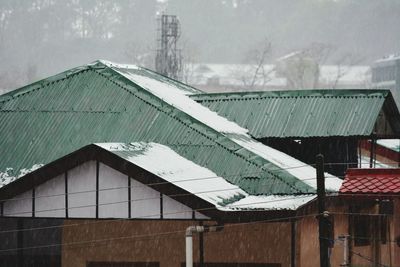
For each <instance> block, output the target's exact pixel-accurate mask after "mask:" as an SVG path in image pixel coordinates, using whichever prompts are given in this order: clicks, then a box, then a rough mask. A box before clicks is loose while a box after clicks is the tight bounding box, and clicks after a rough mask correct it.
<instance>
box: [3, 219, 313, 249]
mask: <svg viewBox="0 0 400 267" xmlns="http://www.w3.org/2000/svg"><path fill="white" fill-rule="evenodd" d="M316 215H317V214H308V215H301V216H287V217H281V218H274V219H266V220H261V221H254V222H244V223H235V224H229V225H224V228H228V227H237V226H243V225H251V224H260V223H266V222H277V221H282V220H290V219H299V218H305V217H310V216H316ZM101 222H103V223H104V221H101ZM106 222H115V221H106ZM65 226H67V225H64V227H65ZM183 233H185V230H180V231H170V232H159V233H155V234H143V235H131V236H122V237H115V238H103V239H94V240H86V241H77V242H69V243H57V244H50V245H42V246H32V247H23V248H12V249H3V250H0V253H1V252H11V251H18V250H28V249H39V248H49V247H57V246H74V245H85V244H90V243H98V242H109V241H120V240H126V239H136V238H145V237H150V238H158V237H160V236H165V235H170V234H183Z"/></svg>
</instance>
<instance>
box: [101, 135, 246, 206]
mask: <svg viewBox="0 0 400 267" xmlns="http://www.w3.org/2000/svg"><path fill="white" fill-rule="evenodd" d="M96 145H97V146H99V147H101V148H103V149H106V150H108V151H110V152H111V153H113V154H115V155H117V156H118V157H120V158H122V159H124V160H127V161H129V162H131V163H133V164H135V165H137V166H139V167H141V168H143V169H145V170H147V171H149V172H151V173H153V174H155V175H157V176H158V177H161V178H162V179H164V180H166V181H168V182H170V183H172V184H174V185H175V186H177V187H180V188H182V189H184V190H186V191H187V192H190V193H192V194H193V195H196V196H198V197H200V198H202V199H204V200H205V201H207V202H209V203H211V204H212V205H214V206H216V207H222V206H226V204H227V203H226V201H229V200H232V199H241V198H244V197H246V196H247V195H248V194H247V193H246V192H245V191H243V190H242V189H240V188H239V187H238V186H237V185H233V184H231V183H229V182H227V181H226V180H225V179H224V178H222V177H219V176H218V175H217V174H215V173H214V172H212V171H211V170H209V169H207V168H204V167H202V166H199V165H197V164H195V163H194V162H192V161H190V160H188V159H186V158H184V157H182V156H180V155H179V154H177V153H176V152H175V151H173V150H172V149H171V148H169V147H167V146H164V145H161V144H158V143H144V142H136V143H129V144H125V143H100V144H96Z"/></svg>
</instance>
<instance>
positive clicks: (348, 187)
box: [339, 168, 400, 194]
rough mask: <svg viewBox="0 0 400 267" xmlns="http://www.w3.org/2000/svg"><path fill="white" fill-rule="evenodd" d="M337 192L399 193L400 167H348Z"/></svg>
mask: <svg viewBox="0 0 400 267" xmlns="http://www.w3.org/2000/svg"><path fill="white" fill-rule="evenodd" d="M339 192H340V193H343V194H349V193H351V194H396V193H400V168H399V169H348V170H347V172H346V177H345V179H344V182H343V184H342V187H341V188H340V191H339Z"/></svg>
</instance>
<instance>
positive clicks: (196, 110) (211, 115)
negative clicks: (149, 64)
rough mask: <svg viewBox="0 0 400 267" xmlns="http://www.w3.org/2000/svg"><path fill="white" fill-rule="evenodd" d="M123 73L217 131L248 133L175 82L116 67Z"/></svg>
mask: <svg viewBox="0 0 400 267" xmlns="http://www.w3.org/2000/svg"><path fill="white" fill-rule="evenodd" d="M114 70H115V71H117V72H119V73H120V74H121V75H123V76H125V77H127V78H128V79H130V80H131V81H132V82H134V83H136V84H137V85H139V86H140V87H142V88H144V89H145V90H147V91H149V92H151V93H152V94H154V95H155V96H157V97H159V98H160V99H162V100H164V101H165V102H166V103H168V104H170V105H171V106H174V107H175V108H177V109H179V110H181V111H183V112H185V113H187V114H188V115H190V116H192V117H193V118H194V119H196V120H198V121H200V122H202V123H204V124H206V125H208V126H209V127H211V128H213V129H214V130H216V131H219V132H222V133H236V134H244V135H247V132H248V130H247V129H245V128H242V127H240V126H239V125H237V124H236V123H234V122H231V121H229V120H228V119H226V118H224V117H222V116H219V115H218V114H217V113H216V112H213V111H211V110H209V109H208V108H206V107H204V106H203V105H201V104H199V103H197V102H196V101H194V100H192V99H191V98H190V97H189V96H188V95H187V94H188V92H186V91H183V90H180V89H179V88H177V87H176V86H174V85H173V84H169V83H167V82H161V81H158V80H156V79H152V78H149V77H146V76H142V75H139V74H134V73H130V72H126V71H123V70H118V69H114Z"/></svg>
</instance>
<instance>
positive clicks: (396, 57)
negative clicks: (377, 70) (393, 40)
mask: <svg viewBox="0 0 400 267" xmlns="http://www.w3.org/2000/svg"><path fill="white" fill-rule="evenodd" d="M396 59H400V55H399V54H391V55H388V56H385V57H382V58H380V59H378V60H377V61H375V63H379V62H385V61H391V60H396Z"/></svg>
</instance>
